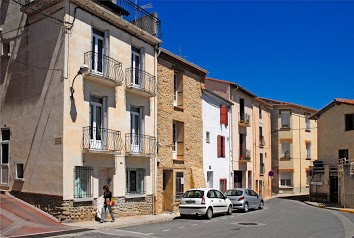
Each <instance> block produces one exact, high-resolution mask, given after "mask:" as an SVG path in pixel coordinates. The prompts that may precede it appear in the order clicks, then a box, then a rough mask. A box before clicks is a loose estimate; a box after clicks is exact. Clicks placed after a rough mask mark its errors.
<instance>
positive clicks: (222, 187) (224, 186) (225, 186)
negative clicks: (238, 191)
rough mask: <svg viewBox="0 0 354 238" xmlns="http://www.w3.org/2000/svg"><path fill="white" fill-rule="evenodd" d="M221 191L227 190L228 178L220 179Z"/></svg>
mask: <svg viewBox="0 0 354 238" xmlns="http://www.w3.org/2000/svg"><path fill="white" fill-rule="evenodd" d="M219 189H220V191H221V192H222V193H225V192H226V190H227V180H226V179H220V188H219Z"/></svg>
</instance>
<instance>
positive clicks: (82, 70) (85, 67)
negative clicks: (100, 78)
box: [70, 64, 89, 100]
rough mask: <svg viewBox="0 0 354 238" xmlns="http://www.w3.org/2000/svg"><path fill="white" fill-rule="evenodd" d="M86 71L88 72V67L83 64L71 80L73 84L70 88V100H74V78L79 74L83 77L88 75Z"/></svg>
mask: <svg viewBox="0 0 354 238" xmlns="http://www.w3.org/2000/svg"><path fill="white" fill-rule="evenodd" d="M88 71H89V67H88V66H87V65H86V64H83V65H81V66H80V69H79V71H78V72H77V74H76V75H75V77H74V79H73V82H72V84H71V87H70V92H71V95H70V99H71V100H73V99H74V92H75V90H74V82H75V79H76V77H77V76H79V75H80V74H82V75H85V74H87V73H88Z"/></svg>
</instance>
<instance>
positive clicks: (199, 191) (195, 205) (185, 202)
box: [179, 188, 232, 219]
mask: <svg viewBox="0 0 354 238" xmlns="http://www.w3.org/2000/svg"><path fill="white" fill-rule="evenodd" d="M179 213H180V214H181V217H183V216H186V215H197V216H199V215H202V216H205V217H206V218H207V219H211V218H212V217H213V214H217V213H226V214H228V215H231V214H232V203H231V201H230V199H228V198H227V197H225V196H224V194H222V192H220V191H219V190H217V189H213V188H196V189H191V190H188V191H187V192H185V193H184V194H183V196H182V199H181V203H180V205H179Z"/></svg>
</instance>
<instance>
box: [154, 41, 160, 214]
mask: <svg viewBox="0 0 354 238" xmlns="http://www.w3.org/2000/svg"><path fill="white" fill-rule="evenodd" d="M160 53H161V50H159V48H158V45H156V46H155V60H154V73H155V78H156V96H155V97H154V134H155V138H156V155H155V156H154V160H153V173H152V175H153V176H152V214H153V215H155V214H156V212H155V209H156V207H155V199H156V198H155V197H156V172H157V162H156V158H157V149H158V144H159V142H158V138H157V94H158V92H157V85H158V74H157V57H159V55H160ZM156 201H157V200H156Z"/></svg>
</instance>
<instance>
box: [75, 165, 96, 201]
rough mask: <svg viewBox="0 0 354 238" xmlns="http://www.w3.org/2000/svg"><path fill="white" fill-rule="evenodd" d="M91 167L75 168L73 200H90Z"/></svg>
mask: <svg viewBox="0 0 354 238" xmlns="http://www.w3.org/2000/svg"><path fill="white" fill-rule="evenodd" d="M92 171H93V169H92V167H89V166H75V170H74V174H75V184H74V199H92V195H93V194H92V182H91V178H92Z"/></svg>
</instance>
